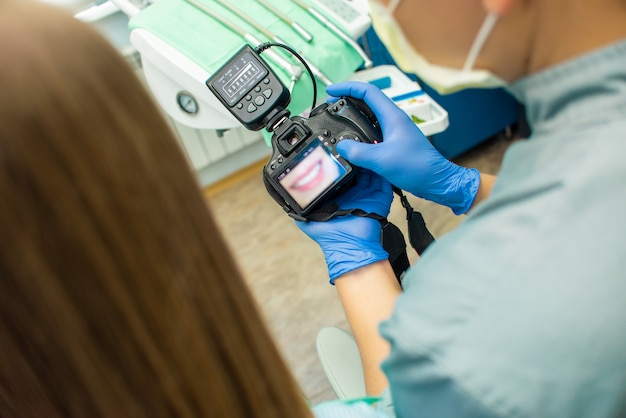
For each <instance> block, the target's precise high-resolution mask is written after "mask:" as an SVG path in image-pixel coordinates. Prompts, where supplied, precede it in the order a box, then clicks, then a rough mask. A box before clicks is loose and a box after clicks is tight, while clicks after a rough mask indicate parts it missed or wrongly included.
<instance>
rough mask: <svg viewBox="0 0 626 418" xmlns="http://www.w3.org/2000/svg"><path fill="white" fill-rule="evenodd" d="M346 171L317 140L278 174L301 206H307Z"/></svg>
mask: <svg viewBox="0 0 626 418" xmlns="http://www.w3.org/2000/svg"><path fill="white" fill-rule="evenodd" d="M346 173H347V171H346V169H345V168H344V167H343V166H342V165H341V164H340V163H339V162H338V161H337V160H336V159H335V157H333V156H332V155H331V154H330V152H329V151H328V150H327V149H326V147H325V146H323V145H322V143H321V142H315V143H313V144H312V145H311V146H310V147H309V148H308V149H307V150H306V151H305V152H303V153H302V154H301V156H300V158H298V159H297V160H295V161H294V162H293V164H291V165H290V166H289V167H288V168H287V169H286V170H285V171H284V172H282V173H281V174H280V175H279V176H278V182H279V183H280V185H281V186H282V187H283V188H284V189H285V191H286V192H287V193H289V195H290V196H291V197H292V198H293V200H295V201H296V203H298V205H300V207H302V208H306V207H307V206H308V205H309V204H311V202H313V201H314V200H315V199H316V198H317V197H318V196H320V195H321V194H322V193H323V192H324V191H326V190H327V189H328V188H330V187H331V186H333V185H334V184H335V183H336V182H337V181H338V180H339V179H341V178H342V177H343V176H345V175H346Z"/></svg>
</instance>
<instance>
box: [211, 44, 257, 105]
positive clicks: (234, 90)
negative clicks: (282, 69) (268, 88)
mask: <svg viewBox="0 0 626 418" xmlns="http://www.w3.org/2000/svg"><path fill="white" fill-rule="evenodd" d="M267 74H268V71H267V69H266V68H265V67H264V66H263V65H262V64H261V63H260V62H259V61H257V60H256V59H255V58H254V57H253V56H252V54H250V53H249V52H246V53H244V54H242V55H241V56H240V57H239V58H238V59H237V60H236V61H235V62H233V63H232V64H231V65H229V66H228V67H226V68H224V69H222V70H221V71H220V73H219V74H217V76H216V77H215V78H214V80H213V81H212V83H211V84H212V85H213V87H214V88H215V89H216V90H217V91H218V92H219V94H220V96H222V99H224V101H226V102H227V103H228V105H229V106H233V105H234V104H235V103H237V102H238V101H240V100H241V98H242V97H243V96H245V95H246V94H247V93H249V92H250V90H251V89H252V87H253V86H255V85H256V84H257V83H258V82H259V81H261V79H263V77H265V76H267Z"/></svg>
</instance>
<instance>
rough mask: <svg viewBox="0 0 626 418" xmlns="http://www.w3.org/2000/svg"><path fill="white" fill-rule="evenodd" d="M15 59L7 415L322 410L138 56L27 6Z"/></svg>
mask: <svg viewBox="0 0 626 418" xmlns="http://www.w3.org/2000/svg"><path fill="white" fill-rule="evenodd" d="M0 56H1V57H2V66H1V67H0V215H1V216H2V219H1V220H0V237H1V238H2V250H1V251H0V358H2V361H0V416H2V417H9V416H15V417H21V418H25V417H47V418H53V417H90V418H95V417H116V418H119V417H125V416H129V417H130V416H132V417H151V418H157V417H201V416H205V417H209V416H211V417H287V416H289V417H306V416H310V411H309V410H308V408H307V406H306V404H305V401H304V399H303V398H302V396H301V392H300V391H299V389H298V387H297V385H296V383H295V381H294V379H293V377H292V376H291V374H290V372H289V370H288V369H287V367H286V365H285V363H284V361H283V360H282V358H281V357H280V354H279V352H278V350H277V348H276V346H275V344H274V343H273V341H272V340H271V337H270V334H269V332H268V330H267V328H266V326H265V324H264V323H263V321H262V320H261V319H260V315H259V310H258V309H257V307H256V305H255V303H254V300H253V298H252V296H251V294H250V292H249V290H248V289H247V288H246V285H245V283H244V281H243V279H242V276H241V274H240V272H239V271H238V268H237V266H236V263H235V262H234V260H233V258H232V256H231V254H230V253H229V251H228V249H227V245H226V243H225V241H224V239H223V238H222V236H221V235H220V232H219V229H218V226H217V225H216V223H215V221H214V219H213V217H212V216H211V214H210V211H209V209H208V208H207V205H206V202H205V201H204V200H203V197H202V195H201V192H200V189H199V187H198V185H197V183H196V180H195V177H194V174H193V172H192V171H191V169H190V168H189V166H188V164H187V162H186V160H185V157H184V155H183V154H182V152H181V150H180V148H179V146H178V144H177V143H176V140H175V138H174V137H173V136H172V134H171V132H170V130H169V127H168V125H167V123H166V122H165V121H164V120H163V118H162V116H161V114H160V112H159V111H158V109H157V108H156V106H155V105H154V103H153V102H152V100H151V97H150V96H149V94H148V93H147V92H146V91H145V90H144V89H143V88H142V86H141V84H140V82H139V81H138V79H137V78H136V77H135V75H134V74H133V72H132V70H131V69H130V68H129V67H128V66H127V65H126V63H125V62H124V60H123V58H122V57H121V56H119V55H118V54H117V52H116V51H115V50H114V49H113V47H111V46H110V45H109V44H108V42H107V41H106V40H104V39H103V38H101V37H100V35H99V34H97V33H96V32H95V31H94V30H92V29H91V28H89V27H88V26H86V25H84V24H82V23H81V22H78V21H76V20H74V19H73V18H71V17H70V16H68V15H66V14H65V13H64V12H62V11H59V10H56V9H54V8H52V7H50V6H45V5H42V4H38V3H33V2H29V1H24V0H17V1H7V0H0Z"/></svg>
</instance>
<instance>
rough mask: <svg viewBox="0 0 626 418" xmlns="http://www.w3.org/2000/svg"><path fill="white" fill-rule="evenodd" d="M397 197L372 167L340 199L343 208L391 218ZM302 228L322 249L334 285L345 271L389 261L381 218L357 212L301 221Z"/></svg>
mask: <svg viewBox="0 0 626 418" xmlns="http://www.w3.org/2000/svg"><path fill="white" fill-rule="evenodd" d="M392 200H393V192H392V190H391V184H390V183H389V182H388V181H386V180H385V179H383V178H382V177H380V176H378V175H376V174H374V173H372V172H371V171H368V170H362V171H361V172H360V173H359V174H358V177H357V179H356V183H355V184H354V185H353V186H352V187H350V188H349V189H348V190H346V191H344V192H343V193H342V194H341V195H340V196H339V197H338V198H337V200H336V201H337V203H338V205H339V209H362V210H363V211H365V212H367V213H370V212H374V213H376V214H378V215H381V216H384V217H387V215H389V210H390V208H391V201H392ZM296 224H297V225H298V227H299V228H300V229H301V230H302V231H304V233H305V234H307V235H308V236H309V237H310V238H311V239H313V240H314V241H315V242H317V244H318V245H319V246H320V247H321V248H322V252H323V253H324V258H325V260H326V265H327V266H328V274H329V276H330V284H335V279H336V278H337V277H339V276H341V275H342V274H345V273H347V272H349V271H352V270H355V269H357V268H359V267H363V266H366V265H368V264H372V263H375V262H377V261H381V260H386V259H388V258H389V254H388V253H387V252H386V251H385V250H384V249H383V245H382V239H381V230H382V226H381V224H380V222H379V221H377V220H375V219H372V218H364V217H360V216H355V215H346V216H339V217H337V218H334V219H331V220H329V221H325V222H300V221H296Z"/></svg>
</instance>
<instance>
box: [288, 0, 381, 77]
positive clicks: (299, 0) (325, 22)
mask: <svg viewBox="0 0 626 418" xmlns="http://www.w3.org/2000/svg"><path fill="white" fill-rule="evenodd" d="M293 1H294V3H296V4H297V5H298V6H300V7H301V8H302V9H304V10H306V11H307V12H309V14H311V15H312V16H313V17H314V18H315V19H317V20H318V21H319V22H320V23H322V24H323V25H324V26H326V27H327V28H328V29H329V30H330V31H331V32H333V33H334V34H335V35H337V36H338V37H339V38H341V39H342V40H343V41H344V42H345V43H347V44H348V45H350V46H351V47H352V48H354V50H355V51H356V52H357V53H358V54H359V55H360V56H361V58H362V59H363V65H364V66H365V68H371V67H372V65H373V63H372V60H371V59H370V58H369V57H368V56H367V54H366V53H365V51H363V49H361V47H360V46H359V44H357V43H356V42H354V41H353V40H352V39H351V38H350V37H349V36H348V35H346V34H345V33H343V31H342V30H341V29H339V28H338V27H337V26H335V24H333V23H332V22H331V21H330V20H328V19H326V18H325V17H324V15H322V14H321V13H320V12H318V11H317V10H316V9H315V8H314V7H313V6H309V5H308V4H306V3H305V2H304V1H302V0H293Z"/></svg>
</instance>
